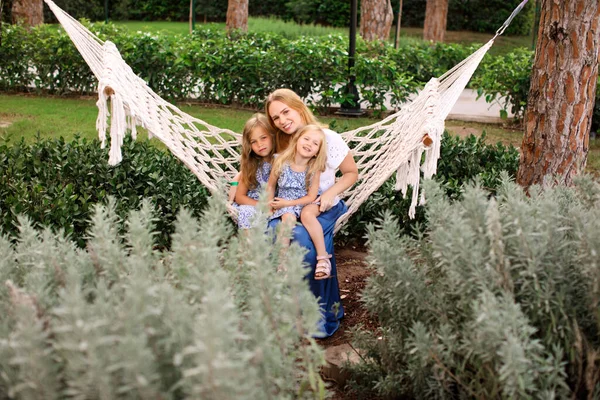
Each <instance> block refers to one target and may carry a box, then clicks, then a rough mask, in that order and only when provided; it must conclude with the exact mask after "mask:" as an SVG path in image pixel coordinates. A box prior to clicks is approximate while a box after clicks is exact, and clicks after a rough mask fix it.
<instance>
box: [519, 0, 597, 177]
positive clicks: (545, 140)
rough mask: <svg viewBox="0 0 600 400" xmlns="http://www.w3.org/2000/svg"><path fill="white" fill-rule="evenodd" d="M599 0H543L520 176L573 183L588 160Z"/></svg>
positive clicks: (594, 83) (595, 71) (595, 77)
mask: <svg viewBox="0 0 600 400" xmlns="http://www.w3.org/2000/svg"><path fill="white" fill-rule="evenodd" d="M599 49H600V5H599V4H598V0H542V3H541V14H540V25H539V30H538V41H537V46H536V54H535V61H534V66H533V74H532V77H531V86H530V89H529V96H528V99H529V100H528V104H527V111H526V114H525V135H524V137H523V144H522V146H521V150H522V154H521V163H520V166H519V171H518V173H517V182H518V183H519V184H520V185H522V186H525V187H528V186H530V185H532V184H543V183H551V182H553V181H554V179H556V181H558V182H560V183H565V184H571V182H572V179H573V177H574V176H575V175H577V174H578V173H580V172H581V171H583V169H584V167H585V163H586V160H587V153H588V148H589V147H588V145H589V142H588V141H589V132H590V127H591V124H592V111H593V108H594V99H595V94H596V82H597V78H598V54H599Z"/></svg>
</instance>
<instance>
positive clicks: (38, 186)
mask: <svg viewBox="0 0 600 400" xmlns="http://www.w3.org/2000/svg"><path fill="white" fill-rule="evenodd" d="M123 152H124V155H125V156H124V158H123V161H122V162H121V163H120V164H119V165H117V166H115V167H110V166H109V165H108V163H107V159H108V154H107V150H106V149H101V148H100V143H99V142H98V141H96V140H93V141H86V140H83V139H75V140H74V141H73V142H70V143H69V142H65V141H64V140H62V139H58V140H40V141H37V142H35V143H33V144H26V143H24V142H23V141H20V142H17V143H3V144H1V145H0V170H2V171H3V174H2V175H1V176H0V230H3V231H4V232H6V233H7V234H10V235H16V225H17V216H18V215H19V214H24V215H27V216H28V217H29V218H30V219H31V220H32V221H33V222H34V223H35V224H36V226H48V227H51V228H52V229H53V230H54V231H58V230H64V231H65V232H66V233H67V234H69V235H71V237H72V238H73V240H75V241H76V242H77V243H78V244H79V245H80V246H83V245H84V244H85V239H86V237H85V231H86V230H87V227H88V225H89V218H90V215H91V214H90V213H91V210H92V209H93V206H94V204H97V203H106V201H107V199H108V197H109V196H111V197H113V198H115V200H116V210H117V212H118V214H119V215H120V216H121V217H125V216H126V215H127V213H128V212H129V211H130V210H132V209H136V208H138V207H139V205H140V202H141V201H142V199H143V198H148V199H150V200H151V201H152V202H153V204H154V208H155V209H156V210H157V218H158V219H157V225H156V226H157V229H158V231H159V232H160V234H159V236H158V238H157V243H158V245H159V246H160V247H168V246H169V244H170V240H171V239H170V237H171V234H172V232H173V221H174V219H175V215H176V214H177V212H178V210H179V209H180V208H181V207H186V208H187V209H189V210H191V211H192V213H193V214H194V215H195V216H199V215H200V212H201V211H202V210H203V208H204V207H205V205H206V202H207V198H208V196H209V193H208V191H207V190H206V188H205V187H204V186H202V185H201V184H200V182H199V181H198V180H197V178H196V177H195V176H194V175H193V174H192V173H191V172H189V170H188V169H187V168H186V167H185V166H184V165H183V164H182V163H181V162H179V161H178V160H177V159H176V158H175V157H173V156H172V155H171V154H169V153H167V152H164V151H161V150H158V149H157V148H155V147H154V146H152V145H150V144H149V143H148V142H145V141H144V142H141V141H140V142H134V141H131V139H127V140H126V142H125V148H124V149H123ZM441 154H442V156H441V159H440V161H439V165H438V174H437V176H436V179H437V180H439V181H440V182H443V184H444V187H445V188H446V191H447V193H448V195H449V196H452V197H458V196H459V195H460V191H461V187H462V185H463V183H465V182H468V181H470V180H472V179H475V178H478V179H480V180H481V181H482V183H483V184H484V185H485V186H486V187H490V188H492V189H493V188H495V187H496V186H497V185H498V179H499V174H500V171H502V170H507V171H508V172H509V173H510V174H511V175H514V174H516V170H517V165H518V154H517V151H516V149H514V148H512V147H511V148H506V147H504V146H502V145H500V144H498V145H495V146H492V145H486V144H485V142H484V138H479V139H476V138H475V137H474V136H471V137H469V138H467V139H465V140H461V139H459V138H457V137H451V136H448V135H447V134H446V135H444V138H443V140H442V149H441ZM393 187H394V179H393V178H392V179H390V180H389V181H388V182H386V183H385V184H384V185H383V186H382V187H381V188H380V189H379V190H378V191H377V192H376V193H374V194H373V195H372V196H371V197H370V199H369V200H368V201H367V202H366V203H365V204H364V205H362V207H361V208H360V209H359V211H358V212H357V213H356V214H355V216H354V217H353V219H352V220H351V222H350V223H348V224H346V226H345V227H344V229H343V230H342V231H341V232H340V233H339V234H338V236H337V239H339V241H341V242H345V241H351V240H356V239H360V238H361V237H362V236H363V235H364V233H365V231H366V228H365V226H366V225H367V224H368V223H369V222H371V221H373V220H374V219H375V218H377V217H378V215H379V213H380V212H381V210H382V209H388V210H390V211H391V212H392V213H393V214H394V215H396V216H397V217H398V218H400V219H401V221H402V224H403V226H404V227H405V231H406V232H411V230H412V227H413V226H414V224H415V223H423V222H424V220H423V213H422V208H421V207H419V208H418V212H417V218H416V219H415V220H409V219H408V217H407V214H408V208H409V205H410V200H409V198H410V197H409V198H408V199H403V198H402V195H401V193H400V192H396V191H395V190H394V189H393Z"/></svg>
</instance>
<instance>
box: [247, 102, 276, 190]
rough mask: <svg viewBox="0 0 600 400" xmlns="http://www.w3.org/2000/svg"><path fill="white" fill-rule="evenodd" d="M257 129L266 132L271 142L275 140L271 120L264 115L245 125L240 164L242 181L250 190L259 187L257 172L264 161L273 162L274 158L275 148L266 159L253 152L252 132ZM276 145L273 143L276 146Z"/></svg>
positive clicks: (254, 117) (259, 115) (256, 115)
mask: <svg viewBox="0 0 600 400" xmlns="http://www.w3.org/2000/svg"><path fill="white" fill-rule="evenodd" d="M256 128H262V129H264V131H265V132H266V133H267V134H268V135H270V136H271V140H272V141H274V140H275V135H274V133H273V128H271V125H270V124H269V120H268V119H267V117H266V116H265V115H264V114H261V113H257V114H254V115H253V116H252V117H251V118H250V119H249V120H248V121H246V125H244V131H243V132H242V160H241V162H240V171H241V174H240V181H241V182H242V183H243V184H245V185H246V187H247V188H248V189H254V188H256V187H257V186H258V181H257V180H256V171H257V170H258V167H259V166H260V164H261V163H262V162H263V161H266V162H271V161H272V158H273V152H274V149H275V147H274V146H273V148H272V149H271V153H270V154H269V155H268V156H267V157H265V158H267V159H266V160H265V159H264V158H263V157H260V156H259V155H258V154H256V153H255V152H253V151H252V144H251V143H250V139H251V136H252V132H253V131H254V130H255V129H256ZM274 144H275V143H273V145H274Z"/></svg>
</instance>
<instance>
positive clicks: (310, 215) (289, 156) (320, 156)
mask: <svg viewBox="0 0 600 400" xmlns="http://www.w3.org/2000/svg"><path fill="white" fill-rule="evenodd" d="M326 160H327V146H325V133H324V132H323V129H321V128H320V127H319V126H317V125H306V126H305V127H303V128H302V129H300V130H299V131H298V133H297V134H296V135H295V136H294V137H293V138H292V140H291V143H290V145H289V146H288V147H287V149H286V150H285V151H284V152H283V153H282V154H281V155H279V156H278V157H276V158H275V161H274V162H273V169H272V170H271V176H270V177H269V182H268V184H267V190H268V192H269V200H270V202H269V205H270V206H271V208H272V210H273V214H272V215H271V217H270V219H271V220H272V219H276V218H281V220H282V222H283V223H284V224H289V225H295V224H296V222H297V221H298V219H299V218H300V219H301V221H302V225H304V227H305V228H306V230H307V231H308V233H309V235H310V237H311V239H312V241H313V243H314V244H315V248H316V249H317V260H318V263H317V269H316V272H315V279H324V278H328V277H329V270H330V268H331V267H330V266H329V258H330V255H329V254H327V250H326V248H325V237H324V235H323V228H321V224H320V223H319V221H318V220H317V217H318V216H319V214H320V211H319V206H318V205H317V204H316V203H315V200H316V199H317V196H319V195H320V194H321V193H320V191H319V183H320V178H321V172H323V171H325V162H326ZM275 193H277V197H275ZM319 263H320V264H321V265H319ZM325 270H326V271H325ZM325 272H327V273H325Z"/></svg>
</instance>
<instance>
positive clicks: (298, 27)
mask: <svg viewBox="0 0 600 400" xmlns="http://www.w3.org/2000/svg"><path fill="white" fill-rule="evenodd" d="M112 22H113V23H114V24H115V25H120V26H123V27H124V28H126V29H128V30H130V31H134V32H135V31H142V32H168V33H173V34H187V33H189V31H190V24H189V23H188V22H168V21H112ZM195 27H196V29H216V30H225V23H224V22H221V23H218V22H209V23H198V22H196V25H195ZM248 31H249V32H271V33H277V34H280V35H283V36H286V37H289V38H296V37H298V36H326V35H330V34H338V35H347V34H348V29H345V28H333V27H326V26H321V25H314V24H297V23H295V22H293V21H289V22H286V21H283V20H281V19H277V18H263V17H250V18H248Z"/></svg>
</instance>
